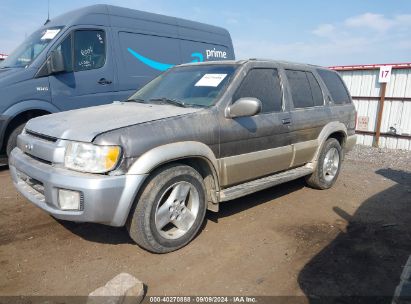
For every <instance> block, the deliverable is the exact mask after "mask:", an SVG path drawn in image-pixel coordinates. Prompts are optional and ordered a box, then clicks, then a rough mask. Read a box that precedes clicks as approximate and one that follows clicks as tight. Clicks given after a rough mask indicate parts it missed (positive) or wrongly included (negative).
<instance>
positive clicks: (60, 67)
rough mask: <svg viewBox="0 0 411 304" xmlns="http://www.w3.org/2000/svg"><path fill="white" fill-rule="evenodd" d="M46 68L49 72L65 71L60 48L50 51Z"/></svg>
mask: <svg viewBox="0 0 411 304" xmlns="http://www.w3.org/2000/svg"><path fill="white" fill-rule="evenodd" d="M47 68H48V72H49V74H57V73H61V72H65V71H66V67H65V66H64V58H63V53H62V52H61V50H58V49H57V50H54V51H52V52H51V53H50V56H49V58H48V59H47Z"/></svg>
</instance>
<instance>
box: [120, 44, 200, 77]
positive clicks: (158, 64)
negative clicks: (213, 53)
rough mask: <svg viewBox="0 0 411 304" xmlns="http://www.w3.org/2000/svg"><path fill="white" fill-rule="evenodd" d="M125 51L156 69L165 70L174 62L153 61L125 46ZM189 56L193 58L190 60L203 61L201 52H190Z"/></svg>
mask: <svg viewBox="0 0 411 304" xmlns="http://www.w3.org/2000/svg"><path fill="white" fill-rule="evenodd" d="M127 51H129V52H130V54H131V55H133V56H134V57H136V58H137V59H138V60H140V61H141V62H142V63H144V64H145V65H148V66H149V67H150V68H152V69H155V70H158V71H162V72H163V71H166V70H168V69H169V68H172V67H173V66H174V65H175V64H167V63H161V62H158V61H154V60H152V59H150V58H147V57H144V56H143V55H141V54H139V53H137V52H136V51H134V50H132V49H130V48H127ZM191 57H193V58H194V59H193V60H192V61H191V62H202V61H204V56H203V54H201V53H192V54H191Z"/></svg>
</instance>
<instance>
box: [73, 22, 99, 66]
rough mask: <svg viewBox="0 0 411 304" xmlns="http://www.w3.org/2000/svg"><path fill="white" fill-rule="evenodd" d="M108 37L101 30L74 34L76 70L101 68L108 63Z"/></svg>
mask: <svg viewBox="0 0 411 304" xmlns="http://www.w3.org/2000/svg"><path fill="white" fill-rule="evenodd" d="M105 41H106V37H105V34H104V31H101V30H79V31H75V32H74V70H75V71H85V70H93V69H98V68H101V67H102V66H103V65H104V63H105V61H106V43H105Z"/></svg>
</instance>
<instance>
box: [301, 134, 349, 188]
mask: <svg viewBox="0 0 411 304" xmlns="http://www.w3.org/2000/svg"><path fill="white" fill-rule="evenodd" d="M341 161H342V149H341V145H340V143H339V142H338V140H336V139H335V138H329V139H327V141H326V142H325V144H324V146H323V148H322V150H321V153H320V155H319V157H318V162H317V168H316V169H315V171H314V172H313V174H311V175H310V176H308V177H307V178H306V181H307V183H308V184H309V185H310V186H311V187H313V188H316V189H328V188H331V187H332V185H334V183H335V181H336V180H337V178H338V174H339V173H340V168H341Z"/></svg>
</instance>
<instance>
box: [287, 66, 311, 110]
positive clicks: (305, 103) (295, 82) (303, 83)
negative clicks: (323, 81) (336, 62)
mask: <svg viewBox="0 0 411 304" xmlns="http://www.w3.org/2000/svg"><path fill="white" fill-rule="evenodd" d="M285 73H286V75H287V78H288V82H289V84H290V89H291V95H292V97H293V103H294V108H310V107H313V106H314V99H313V94H312V93H311V87H310V82H309V80H308V76H307V74H306V72H304V71H295V70H285Z"/></svg>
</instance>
